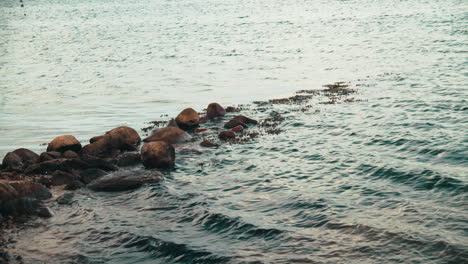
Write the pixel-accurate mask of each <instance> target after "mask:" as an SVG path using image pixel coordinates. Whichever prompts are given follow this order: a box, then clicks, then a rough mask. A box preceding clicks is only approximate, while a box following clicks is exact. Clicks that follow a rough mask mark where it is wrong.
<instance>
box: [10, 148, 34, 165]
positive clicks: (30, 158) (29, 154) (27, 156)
mask: <svg viewBox="0 0 468 264" xmlns="http://www.w3.org/2000/svg"><path fill="white" fill-rule="evenodd" d="M13 153H15V154H16V155H18V156H19V157H20V158H21V161H22V162H23V163H24V164H25V165H26V166H28V165H31V164H36V163H38V162H39V155H37V154H36V153H34V152H33V151H31V150H29V149H25V148H19V149H17V150H15V151H13Z"/></svg>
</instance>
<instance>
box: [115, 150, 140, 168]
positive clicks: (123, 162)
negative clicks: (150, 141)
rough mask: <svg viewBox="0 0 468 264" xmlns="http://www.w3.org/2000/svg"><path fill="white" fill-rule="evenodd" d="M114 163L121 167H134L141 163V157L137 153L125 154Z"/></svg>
mask: <svg viewBox="0 0 468 264" xmlns="http://www.w3.org/2000/svg"><path fill="white" fill-rule="evenodd" d="M114 162H115V164H117V166H119V167H127V166H133V165H137V164H139V163H140V162H141V156H140V153H137V152H125V153H122V154H121V155H119V156H117V157H116V158H115V160H114Z"/></svg>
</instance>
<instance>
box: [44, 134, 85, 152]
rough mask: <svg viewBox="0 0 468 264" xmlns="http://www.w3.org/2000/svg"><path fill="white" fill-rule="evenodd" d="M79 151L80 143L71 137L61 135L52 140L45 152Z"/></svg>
mask: <svg viewBox="0 0 468 264" xmlns="http://www.w3.org/2000/svg"><path fill="white" fill-rule="evenodd" d="M67 150H72V151H75V152H78V151H80V150H81V143H80V142H79V141H78V140H77V139H76V138H75V137H74V136H72V135H63V136H58V137H56V138H54V139H53V140H52V141H51V142H50V143H49V145H48V146H47V151H57V152H65V151H67Z"/></svg>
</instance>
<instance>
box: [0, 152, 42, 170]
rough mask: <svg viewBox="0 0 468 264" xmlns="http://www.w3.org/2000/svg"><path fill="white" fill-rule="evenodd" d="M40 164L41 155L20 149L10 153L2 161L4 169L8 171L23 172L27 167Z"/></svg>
mask: <svg viewBox="0 0 468 264" xmlns="http://www.w3.org/2000/svg"><path fill="white" fill-rule="evenodd" d="M38 162H39V155H37V154H36V153H34V152H32V151H31V150H29V149H24V148H20V149H17V150H15V151H12V152H8V153H7V154H6V155H5V157H4V158H3V161H2V166H3V168H5V169H7V170H14V171H22V170H24V169H25V168H26V167H27V166H30V165H33V164H36V163H38Z"/></svg>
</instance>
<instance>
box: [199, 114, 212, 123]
mask: <svg viewBox="0 0 468 264" xmlns="http://www.w3.org/2000/svg"><path fill="white" fill-rule="evenodd" d="M208 121H210V118H208V117H207V116H202V117H200V124H205V123H206V122H208Z"/></svg>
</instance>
